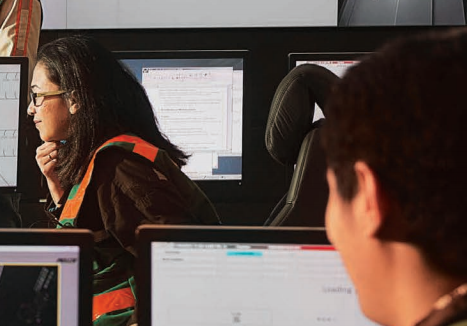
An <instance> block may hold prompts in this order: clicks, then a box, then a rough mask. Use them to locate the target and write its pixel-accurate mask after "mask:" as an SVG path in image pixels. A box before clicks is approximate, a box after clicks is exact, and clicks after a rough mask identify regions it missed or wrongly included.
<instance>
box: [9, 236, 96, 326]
mask: <svg viewBox="0 0 467 326" xmlns="http://www.w3.org/2000/svg"><path fill="white" fill-rule="evenodd" d="M36 230H37V229H36ZM36 230H23V231H15V230H0V237H2V239H0V307H1V308H0V320H3V321H8V323H9V324H7V325H37V326H39V325H57V326H62V325H63V326H65V325H66V326H74V325H76V326H81V325H90V321H91V318H90V312H91V306H92V304H91V302H92V301H91V300H92V299H91V292H90V284H91V283H90V282H91V261H90V259H91V257H92V255H91V250H90V248H91V247H92V244H93V239H92V235H91V234H90V233H88V232H86V231H84V232H81V231H79V232H78V231H77V232H74V231H72V232H70V231H60V230H43V231H36Z"/></svg>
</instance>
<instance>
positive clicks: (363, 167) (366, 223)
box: [354, 161, 385, 237]
mask: <svg viewBox="0 0 467 326" xmlns="http://www.w3.org/2000/svg"><path fill="white" fill-rule="evenodd" d="M354 169H355V174H356V176H357V183H358V193H357V195H356V198H357V199H358V204H357V205H356V208H355V209H357V212H356V213H357V216H359V223H360V227H361V228H362V229H361V230H362V232H363V233H364V234H365V235H367V236H370V237H375V236H377V234H378V231H379V230H380V229H381V227H382V225H383V222H384V216H385V214H384V211H383V210H384V209H383V207H384V205H383V203H382V197H381V196H380V195H381V189H380V184H379V182H378V179H377V177H376V175H375V173H374V171H373V170H372V169H371V168H370V167H369V166H368V164H367V163H365V162H362V161H358V162H356V163H355V165H354Z"/></svg>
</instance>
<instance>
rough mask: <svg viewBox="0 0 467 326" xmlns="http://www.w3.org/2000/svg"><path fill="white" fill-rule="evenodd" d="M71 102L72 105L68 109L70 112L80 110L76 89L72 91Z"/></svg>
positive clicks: (73, 112)
mask: <svg viewBox="0 0 467 326" xmlns="http://www.w3.org/2000/svg"><path fill="white" fill-rule="evenodd" d="M69 104H70V107H69V108H68V110H69V111H70V114H75V113H76V112H78V110H79V105H78V101H77V100H76V91H72V92H71V95H70V98H69Z"/></svg>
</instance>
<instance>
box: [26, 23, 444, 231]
mask: <svg viewBox="0 0 467 326" xmlns="http://www.w3.org/2000/svg"><path fill="white" fill-rule="evenodd" d="M445 28H447V27H435V26H426V27H407V26H403V27H402V26H388V27H327V28H316V27H309V28H216V29H210V28H205V29H125V30H115V29H112V30H60V31H56V30H54V31H53V30H45V31H42V33H41V38H40V45H41V44H45V43H47V42H50V41H52V40H54V39H57V38H59V37H63V36H67V35H72V34H77V33H78V34H87V35H91V36H93V37H95V38H96V39H97V40H99V41H100V42H101V43H102V44H103V45H104V46H106V47H107V48H108V49H109V50H111V51H125V50H127V51H128V50H133V51H138V50H249V52H250V53H249V58H248V59H249V60H248V62H247V63H246V66H245V80H246V85H245V90H244V92H245V103H244V135H243V143H244V144H243V180H242V182H241V184H240V185H239V184H238V182H233V181H232V182H217V183H216V182H206V181H205V182H202V183H199V184H200V186H201V188H202V189H204V190H205V192H206V194H207V195H208V197H209V198H210V199H211V200H212V201H213V203H214V205H215V206H216V208H217V210H218V212H219V214H220V216H221V219H222V220H223V222H224V224H235V225H261V224H262V223H263V222H264V221H265V220H266V219H267V217H268V215H269V213H270V212H271V210H272V209H273V208H274V206H275V204H276V203H277V202H278V201H279V200H280V198H281V197H282V196H283V194H284V193H285V192H286V190H287V186H288V183H289V180H290V176H291V171H286V169H285V167H283V166H282V165H280V164H278V163H276V162H275V161H274V160H273V159H272V158H271V157H270V155H269V153H268V152H267V150H266V147H265V145H264V133H265V127H266V121H267V118H268V113H269V106H270V103H271V100H272V98H273V95H274V92H275V89H276V87H277V86H278V84H279V83H280V81H281V79H282V78H283V77H284V76H285V75H286V74H287V72H288V54H289V53H292V52H372V51H375V49H376V48H377V47H379V46H380V45H381V44H382V43H384V42H385V41H387V40H389V39H392V38H395V37H397V36H400V35H408V34H412V33H418V32H420V31H425V30H440V29H445ZM25 131H26V132H25V134H26V135H27V140H26V141H27V145H26V150H25V154H24V157H23V163H22V167H21V171H20V172H21V176H20V177H21V180H22V183H21V184H22V185H23V186H22V189H20V192H21V202H20V212H21V214H22V217H23V226H25V227H28V226H29V225H30V224H31V223H32V222H34V221H36V220H37V219H44V218H45V216H44V214H43V213H42V208H43V204H42V203H40V202H39V201H40V200H41V199H43V198H45V197H46V185H45V184H42V185H41V182H43V181H41V178H40V173H39V171H38V168H37V165H36V163H35V161H34V155H35V148H36V147H37V146H38V145H39V144H40V141H39V139H38V135H37V132H36V130H35V129H34V127H33V126H32V122H31V121H29V120H28V123H27V125H26V126H25ZM21 180H20V182H21ZM35 226H44V224H41V223H36V224H35Z"/></svg>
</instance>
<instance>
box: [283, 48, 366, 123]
mask: <svg viewBox="0 0 467 326" xmlns="http://www.w3.org/2000/svg"><path fill="white" fill-rule="evenodd" d="M366 54H368V53H366V52H339V53H324V52H318V53H290V54H289V70H292V69H293V68H295V67H297V66H299V65H302V64H306V63H311V64H315V65H319V66H323V67H324V68H327V69H328V70H330V71H332V72H333V73H334V74H336V75H337V76H338V77H342V76H343V75H344V73H345V72H346V70H347V69H349V68H350V67H351V66H353V65H355V64H357V63H358V62H359V61H360V59H361V58H362V57H363V56H365V55H366ZM321 118H324V114H323V111H322V110H321V108H320V107H319V106H318V105H316V106H315V114H314V116H313V121H316V120H319V119H321Z"/></svg>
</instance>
